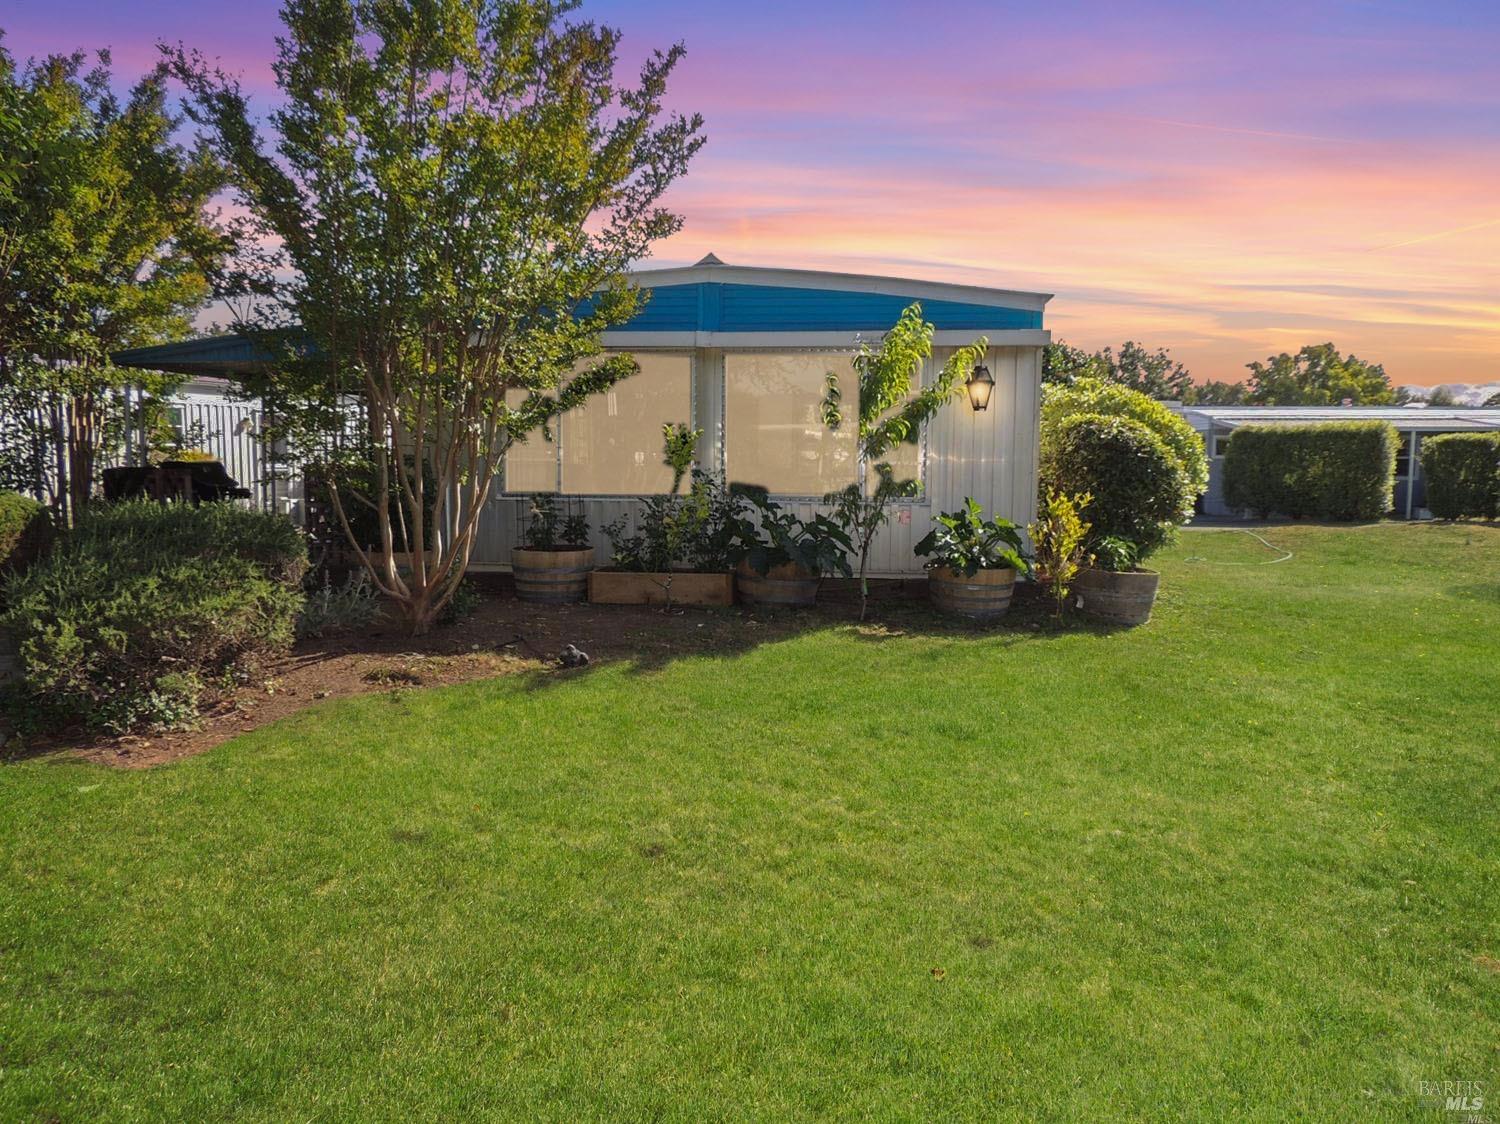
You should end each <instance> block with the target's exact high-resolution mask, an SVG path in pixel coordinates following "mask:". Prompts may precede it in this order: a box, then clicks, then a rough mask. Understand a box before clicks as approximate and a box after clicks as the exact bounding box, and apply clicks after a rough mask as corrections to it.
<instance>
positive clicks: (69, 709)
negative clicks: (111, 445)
mask: <svg viewBox="0 0 1500 1124" xmlns="http://www.w3.org/2000/svg"><path fill="white" fill-rule="evenodd" d="M306 567H307V547H306V544H305V542H304V540H303V537H302V534H301V532H300V531H299V530H298V529H297V528H296V527H295V526H293V524H292V522H291V521H290V520H289V519H287V518H285V517H284V516H281V515H273V514H269V513H266V512H259V511H250V510H248V509H245V508H241V507H236V506H233V505H231V504H202V505H201V506H197V507H194V506H191V505H188V504H158V503H151V502H148V501H141V502H133V503H122V504H113V505H108V506H100V507H95V508H92V509H90V510H89V511H88V512H87V513H85V514H84V516H83V518H82V519H80V521H79V523H78V526H77V527H75V528H74V529H73V531H72V532H71V533H70V534H69V535H68V536H67V537H66V538H64V539H62V540H61V541H60V542H59V543H58V545H57V546H56V547H55V548H54V549H53V551H52V552H51V553H50V554H49V555H47V556H46V557H45V558H43V559H42V560H41V561H39V562H38V563H37V564H36V565H34V566H32V568H31V569H30V570H28V571H27V572H26V573H24V574H21V575H19V576H16V577H14V578H12V579H11V580H10V581H9V582H8V583H7V585H6V588H5V602H6V606H7V607H6V609H5V612H4V613H3V615H0V625H4V626H6V627H8V628H10V629H12V630H14V632H15V635H16V638H17V640H18V641H19V650H20V668H19V680H18V683H17V684H16V686H15V687H14V688H13V689H12V692H11V694H12V699H11V701H12V702H13V703H19V706H18V707H16V710H17V715H18V717H19V718H20V719H21V720H22V721H23V723H24V725H25V726H27V727H29V728H33V729H36V728H46V727H57V726H64V725H67V724H70V723H74V722H77V723H81V724H82V725H84V726H86V727H90V728H98V729H106V730H112V731H117V732H119V731H125V730H129V729H132V728H136V727H143V726H175V725H182V724H184V723H188V722H191V721H192V720H193V719H194V718H195V717H196V716H197V714H198V709H199V705H200V701H201V697H202V696H203V695H204V694H206V693H209V692H212V691H213V690H214V689H215V688H216V687H220V686H227V685H229V684H231V683H233V682H235V681H236V680H242V679H243V678H244V677H245V676H246V675H248V674H249V672H250V671H251V670H252V669H253V668H254V666H255V665H256V664H257V663H258V662H259V661H260V660H261V659H262V658H263V657H266V656H269V655H271V654H273V653H275V652H278V651H281V650H284V649H285V648H287V647H288V646H289V645H290V644H291V642H292V639H293V634H294V629H295V626H296V621H297V614H298V612H299V611H300V609H301V607H302V602H303V596H302V589H301V582H302V576H303V573H304V571H305V570H306Z"/></svg>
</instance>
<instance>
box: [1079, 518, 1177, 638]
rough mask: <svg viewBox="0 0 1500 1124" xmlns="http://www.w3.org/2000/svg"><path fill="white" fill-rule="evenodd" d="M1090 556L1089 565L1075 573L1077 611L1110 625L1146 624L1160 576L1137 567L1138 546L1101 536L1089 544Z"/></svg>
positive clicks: (1113, 537)
mask: <svg viewBox="0 0 1500 1124" xmlns="http://www.w3.org/2000/svg"><path fill="white" fill-rule="evenodd" d="M1089 553H1090V554H1091V555H1092V559H1091V563H1090V565H1088V566H1085V567H1084V568H1083V569H1082V570H1080V571H1079V572H1078V577H1077V578H1076V579H1075V581H1074V583H1073V589H1074V591H1075V592H1076V593H1077V594H1078V608H1079V609H1080V610H1081V611H1082V612H1084V613H1086V614H1087V615H1089V616H1091V617H1096V618H1098V619H1099V620H1102V621H1108V622H1109V623H1111V624H1123V625H1137V624H1145V623H1146V622H1147V621H1149V620H1150V619H1151V607H1152V606H1153V605H1155V604H1156V587H1157V583H1158V582H1159V581H1160V580H1161V575H1160V574H1158V573H1157V572H1156V571H1155V570H1144V569H1142V568H1141V567H1140V565H1139V563H1140V559H1141V548H1140V546H1139V545H1138V544H1137V543H1134V542H1131V541H1130V540H1129V539H1127V538H1122V537H1120V536H1119V535H1104V536H1103V537H1101V538H1098V539H1095V540H1094V541H1093V543H1091V544H1090V546H1089Z"/></svg>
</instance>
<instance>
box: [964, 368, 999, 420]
mask: <svg viewBox="0 0 1500 1124" xmlns="http://www.w3.org/2000/svg"><path fill="white" fill-rule="evenodd" d="M964 386H965V387H967V388H968V391H969V405H970V406H972V407H973V408H974V410H975V411H976V412H977V411H979V410H988V409H989V408H990V393H991V392H992V391H993V390H994V389H995V380H994V379H993V378H992V377H990V369H989V368H988V367H986V366H985V365H984V364H983V363H981V364H979V365H978V366H977V367H975V368H974V371H973V373H972V374H970V375H969V381H968V382H966V383H965V384H964Z"/></svg>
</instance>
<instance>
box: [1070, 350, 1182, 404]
mask: <svg viewBox="0 0 1500 1124" xmlns="http://www.w3.org/2000/svg"><path fill="white" fill-rule="evenodd" d="M1079 379H1097V380H1098V381H1100V382H1112V383H1118V384H1119V385H1121V386H1127V387H1129V388H1130V389H1131V390H1139V391H1140V392H1141V393H1142V394H1146V395H1149V396H1150V397H1152V398H1158V399H1160V398H1182V397H1183V396H1184V395H1185V394H1186V393H1187V391H1188V389H1189V388H1190V387H1191V386H1192V385H1193V376H1192V375H1191V374H1190V373H1189V372H1188V369H1187V368H1186V367H1185V366H1183V365H1182V364H1181V363H1179V362H1177V361H1176V360H1175V359H1173V358H1172V357H1171V355H1170V354H1169V353H1168V351H1167V349H1166V348H1164V347H1159V348H1157V349H1156V350H1155V351H1150V350H1147V348H1146V347H1145V346H1144V345H1142V344H1139V343H1136V342H1135V341H1134V340H1126V341H1125V342H1124V343H1123V344H1121V345H1120V350H1119V353H1118V354H1117V353H1116V352H1115V351H1114V349H1113V348H1109V347H1106V348H1104V349H1103V350H1102V351H1096V352H1092V353H1090V352H1087V351H1084V350H1083V349H1082V348H1078V347H1073V346H1072V345H1071V344H1068V343H1064V342H1063V341H1062V340H1059V341H1058V342H1057V343H1054V344H1049V345H1048V346H1047V348H1046V350H1045V351H1044V352H1043V355H1042V381H1043V382H1045V383H1073V382H1076V381H1078V380H1079Z"/></svg>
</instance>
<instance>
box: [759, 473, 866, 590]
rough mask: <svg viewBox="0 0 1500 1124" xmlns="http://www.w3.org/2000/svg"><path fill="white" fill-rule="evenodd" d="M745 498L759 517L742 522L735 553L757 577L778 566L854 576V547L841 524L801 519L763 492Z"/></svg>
mask: <svg viewBox="0 0 1500 1124" xmlns="http://www.w3.org/2000/svg"><path fill="white" fill-rule="evenodd" d="M744 494H745V497H746V499H748V500H749V502H750V503H751V504H752V505H753V506H754V507H755V509H756V516H755V518H749V517H742V518H741V519H740V520H739V525H738V531H737V533H736V541H735V553H736V555H737V556H738V557H739V558H740V559H742V560H743V561H744V562H745V563H746V564H747V565H748V566H749V567H750V568H751V569H752V570H754V571H755V572H756V573H757V574H761V575H764V574H768V573H770V571H771V569H772V568H773V567H775V566H784V565H787V564H791V565H794V566H799V567H801V568H802V569H803V570H805V571H806V572H807V573H810V574H816V575H818V576H819V577H822V576H823V575H825V574H841V575H842V576H844V577H846V578H847V577H851V576H852V575H853V573H854V571H853V570H852V569H851V568H850V565H849V555H850V554H851V553H853V551H854V544H853V543H851V542H850V541H849V534H848V532H847V531H845V530H844V528H843V527H842V526H841V525H840V524H839V523H838V522H836V521H835V520H833V519H830V518H828V516H826V515H815V516H814V517H813V518H812V519H811V520H804V519H801V518H799V517H798V516H797V514H796V513H795V512H793V511H788V510H786V509H784V508H783V507H782V506H781V505H780V504H778V503H776V502H775V501H774V500H772V499H770V498H769V497H768V496H766V495H765V494H764V492H763V491H761V490H756V491H747V492H745V493H744Z"/></svg>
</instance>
